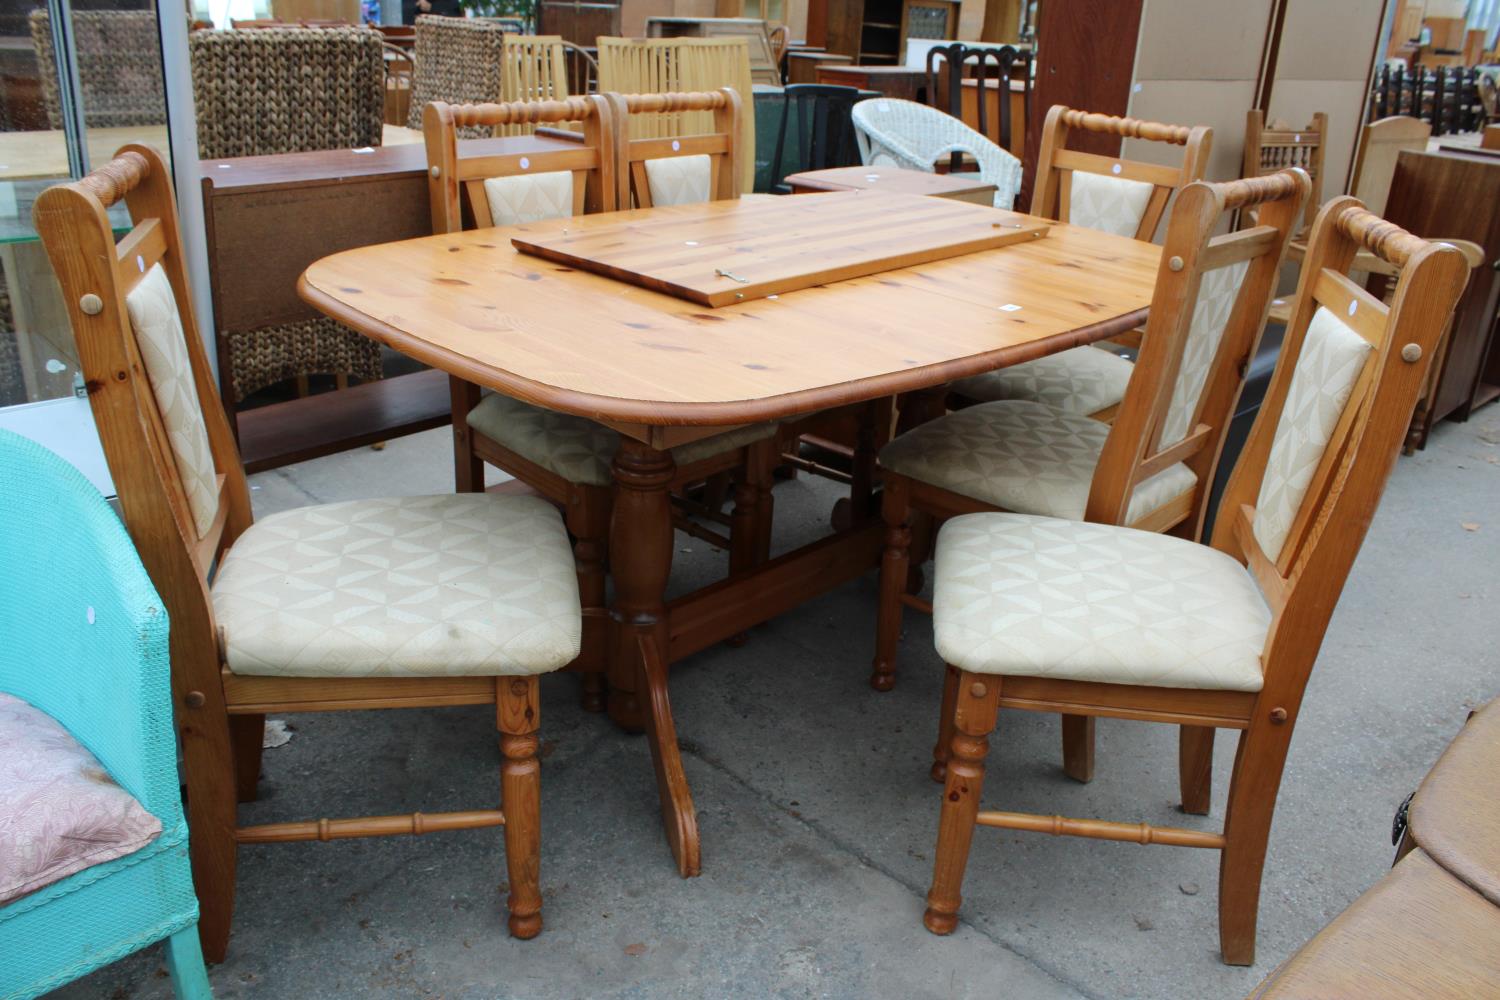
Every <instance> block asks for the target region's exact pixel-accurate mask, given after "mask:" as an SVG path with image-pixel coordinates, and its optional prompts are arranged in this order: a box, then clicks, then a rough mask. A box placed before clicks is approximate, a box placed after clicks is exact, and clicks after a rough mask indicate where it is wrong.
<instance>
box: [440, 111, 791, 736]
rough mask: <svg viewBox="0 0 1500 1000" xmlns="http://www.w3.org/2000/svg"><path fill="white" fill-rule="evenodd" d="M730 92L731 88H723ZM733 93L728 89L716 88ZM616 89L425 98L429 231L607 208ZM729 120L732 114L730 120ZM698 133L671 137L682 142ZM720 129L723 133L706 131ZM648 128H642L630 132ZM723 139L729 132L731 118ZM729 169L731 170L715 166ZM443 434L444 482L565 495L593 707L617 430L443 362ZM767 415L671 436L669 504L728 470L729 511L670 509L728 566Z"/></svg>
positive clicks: (755, 529)
mask: <svg viewBox="0 0 1500 1000" xmlns="http://www.w3.org/2000/svg"><path fill="white" fill-rule="evenodd" d="M727 93H728V94H730V95H731V97H732V96H733V94H734V92H733V91H728V92H727ZM659 96H661V97H662V98H663V100H665V99H666V98H667V97H668V96H670V97H672V98H674V99H675V98H679V97H685V98H692V99H694V101H695V102H697V103H703V104H705V106H706V104H707V100H708V99H710V98H716V97H722V95H719V94H690V95H659ZM725 100H726V103H730V101H729V99H725ZM623 104H624V99H623V98H621V97H620V96H619V95H617V94H595V95H591V96H588V97H570V98H568V99H567V100H563V101H538V102H516V103H509V104H470V105H451V104H445V103H443V102H441V101H434V102H432V103H430V104H428V105H427V109H426V112H425V114H424V117H423V127H424V132H425V139H426V143H427V162H428V181H427V184H428V192H429V194H430V196H431V201H432V227H433V231H434V232H437V233H453V232H458V231H460V230H462V229H464V228H466V227H474V226H477V227H478V228H487V227H489V226H492V225H494V226H513V225H523V224H526V223H532V222H539V221H543V220H546V219H557V218H567V217H571V216H575V215H582V214H585V213H593V212H612V211H614V210H615V209H616V208H617V207H618V206H619V205H620V201H619V199H620V197H621V196H622V194H624V190H623V189H624V187H625V185H624V181H623V170H624V149H623V146H624V143H623V140H622V137H623V135H624V125H625V122H624V117H623V114H622V113H621V112H620V111H619V106H620V105H623ZM565 122H578V123H581V124H582V126H583V132H582V134H581V135H580V136H579V142H578V144H577V146H576V148H572V149H561V150H555V151H550V152H543V153H527V154H524V155H522V154H503V155H469V156H466V155H463V154H464V144H463V143H461V142H460V141H459V136H461V135H463V134H464V132H465V130H468V129H476V128H477V129H489V128H494V129H500V128H504V127H508V126H510V125H513V124H524V125H527V126H530V127H535V126H537V125H557V124H562V123H565ZM731 124H732V123H731ZM696 138H698V137H684V138H683V139H681V140H658V141H661V142H681V143H683V144H688V148H689V149H695V148H698V147H697V146H693V145H691V144H692V143H693V142H694V140H695V139H696ZM708 138H709V139H710V140H713V139H725V138H726V137H724V136H718V137H708ZM641 141H643V142H649V141H650V140H641ZM727 141H728V142H729V143H730V144H731V145H732V141H733V132H731V133H729V136H728V138H727ZM719 176H721V177H722V178H725V179H729V180H732V179H733V175H732V173H730V172H728V171H726V172H725V173H723V174H721V175H719ZM449 382H450V388H451V392H452V412H453V448H454V469H455V472H454V476H455V485H456V488H457V490H458V492H460V493H477V492H482V491H483V490H484V465H485V463H486V462H487V463H489V464H491V465H494V466H496V467H497V468H499V469H502V470H504V471H505V472H507V473H509V474H510V475H512V476H514V477H515V478H516V479H518V480H520V481H521V482H523V483H525V484H526V485H527V486H530V487H531V488H532V489H534V490H536V491H537V492H539V493H541V494H542V495H543V496H545V497H547V498H549V499H551V500H553V501H554V502H556V503H558V504H559V505H561V506H562V509H563V510H564V511H565V512H566V513H565V517H566V521H567V526H568V531H569V532H570V533H571V534H572V536H573V538H574V540H575V541H574V554H575V556H576V558H577V563H578V586H579V592H580V594H581V595H582V600H583V606H584V608H585V618H584V651H583V655H582V657H580V659H579V662H578V664H577V669H578V670H579V671H580V672H581V674H582V681H583V686H582V704H583V707H584V708H585V709H586V710H588V711H592V712H598V711H603V709H604V707H605V702H604V688H605V682H604V672H605V661H606V653H607V648H606V646H607V641H608V638H607V627H608V618H607V615H606V611H605V585H606V583H605V581H606V574H605V565H604V558H605V553H606V552H608V551H609V525H610V517H611V510H612V506H613V499H612V495H611V493H612V489H613V482H612V478H611V463H612V461H613V459H614V455H615V451H616V449H617V448H618V447H619V443H620V435H619V434H618V433H617V432H616V431H614V430H612V429H611V428H608V427H605V426H603V425H602V424H598V423H595V422H594V421H592V420H588V419H587V418H584V417H578V416H573V415H571V414H566V413H558V412H555V411H552V410H547V409H544V408H542V407H539V406H533V405H531V404H529V403H523V402H521V401H520V400H517V399H512V398H510V397H508V396H505V395H502V394H499V393H491V394H489V395H482V394H481V392H480V388H479V386H477V385H474V384H473V383H471V382H468V381H466V380H464V379H461V378H459V377H457V376H453V377H451V378H450V379H449ZM774 432H775V427H774V425H770V424H758V425H751V426H747V427H742V428H738V429H735V430H732V431H730V432H728V433H726V434H721V435H718V436H715V437H711V438H703V439H700V440H697V441H692V442H690V443H688V444H686V445H683V446H682V447H680V448H677V449H674V453H673V454H674V457H675V459H676V461H677V471H676V473H675V474H674V475H675V478H674V480H673V486H674V488H675V489H676V490H677V492H678V495H679V496H678V500H679V503H680V504H685V503H686V502H687V501H686V500H685V499H684V496H683V495H684V494H685V493H686V492H687V489H688V487H689V486H691V485H693V484H696V483H698V482H701V481H704V480H707V479H710V478H712V477H716V476H721V475H723V476H733V477H736V478H737V479H738V483H739V486H738V488H737V489H736V491H735V506H734V508H733V511H732V512H731V513H730V514H729V515H728V516H725V515H723V514H722V513H720V512H719V511H718V510H717V509H714V510H702V511H695V513H697V514H699V515H700V516H699V518H698V520H693V519H691V518H690V517H688V515H687V514H686V513H683V512H681V511H679V514H680V516H679V521H678V524H679V526H680V527H682V528H683V529H684V530H687V531H690V532H692V533H694V534H696V535H699V536H700V537H705V538H707V539H708V540H710V541H712V542H714V543H715V544H717V545H720V546H721V547H723V548H724V549H726V550H727V551H728V552H729V570H730V572H738V571H740V570H743V569H748V568H749V567H751V566H753V565H755V564H757V563H758V562H761V561H763V560H764V559H765V557H766V555H767V554H768V553H769V550H770V538H771V535H770V518H771V516H772V500H771V489H770V487H771V469H772V466H773V462H774V459H773V451H774V449H773V442H772V441H771V437H772V435H773V434H774ZM704 518H707V519H709V520H711V521H716V522H718V523H719V524H721V525H723V526H725V527H727V528H728V533H727V535H725V534H723V533H721V532H719V531H716V530H714V529H713V528H708V527H705V526H703V525H702V524H700V523H699V521H701V520H703V519H704Z"/></svg>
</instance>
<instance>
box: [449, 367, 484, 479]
mask: <svg viewBox="0 0 1500 1000" xmlns="http://www.w3.org/2000/svg"><path fill="white" fill-rule="evenodd" d="M448 396H449V399H450V401H451V404H450V405H451V408H452V413H453V486H454V490H455V491H456V492H458V493H483V492H484V462H483V460H481V459H480V457H479V456H478V455H476V454H475V453H474V432H473V431H472V430H471V429H470V428H469V420H468V418H469V411H470V410H472V409H474V407H476V406H478V405H479V386H477V385H475V384H474V383H472V382H466V381H464V380H463V379H461V378H459V377H458V376H456V375H450V376H449V377H448Z"/></svg>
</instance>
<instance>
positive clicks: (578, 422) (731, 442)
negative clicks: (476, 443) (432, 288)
mask: <svg viewBox="0 0 1500 1000" xmlns="http://www.w3.org/2000/svg"><path fill="white" fill-rule="evenodd" d="M469 426H470V427H472V428H474V429H475V430H476V431H478V432H479V433H481V434H483V435H484V436H485V437H487V438H489V439H490V440H492V441H496V442H498V443H499V444H501V445H504V446H505V447H506V448H509V449H510V450H511V451H513V452H515V453H516V454H517V455H520V456H521V457H522V458H524V459H526V460H528V461H531V462H535V463H536V464H537V465H540V466H541V467H542V468H544V469H547V470H548V471H550V472H553V473H555V474H557V475H559V476H561V477H562V478H564V479H566V480H567V481H568V482H570V483H578V484H580V485H583V486H608V485H610V483H612V482H613V481H614V480H613V477H612V476H611V475H610V463H612V462H613V461H614V457H615V450H616V449H617V448H618V447H619V445H620V433H619V432H618V431H615V430H612V429H610V428H608V427H605V426H604V425H603V424H596V423H594V421H592V420H588V419H586V418H584V417H576V416H574V415H572V414H571V413H558V412H557V411H556V410H548V409H543V408H542V407H540V406H532V405H531V404H530V403H523V402H521V401H520V400H517V399H511V398H510V397H509V396H503V395H501V394H500V393H498V392H496V393H491V394H490V395H488V396H486V397H484V399H483V400H481V401H480V403H479V405H478V406H476V407H474V409H472V410H470V411H469ZM775 433H776V425H775V424H751V425H750V426H748V427H740V428H737V429H735V430H732V431H729V432H728V433H726V434H719V435H717V436H715V437H710V438H703V439H701V440H698V441H692V442H689V443H688V444H684V445H678V446H677V447H676V448H673V449H672V458H673V460H674V461H675V462H676V463H677V465H678V466H679V467H680V466H684V465H690V464H692V463H693V462H698V461H702V460H703V459H705V458H712V457H714V456H715V455H722V454H723V453H724V452H726V451H732V450H734V449H735V448H743V447H744V446H745V445H747V444H752V443H754V442H756V441H759V440H761V439H763V438H768V437H770V436H771V435H772V434H775Z"/></svg>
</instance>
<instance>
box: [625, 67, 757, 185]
mask: <svg viewBox="0 0 1500 1000" xmlns="http://www.w3.org/2000/svg"><path fill="white" fill-rule="evenodd" d="M603 96H604V97H605V98H606V99H607V100H609V101H610V102H611V103H612V105H613V106H614V108H615V114H616V116H617V118H618V119H619V120H620V121H621V122H624V123H626V127H625V128H621V129H620V130H619V134H620V136H621V141H620V143H619V151H620V153H619V156H620V158H619V165H618V167H617V168H616V176H617V177H618V178H619V184H620V194H619V204H620V206H621V207H622V208H628V207H630V206H631V204H632V203H633V204H634V205H635V206H636V207H638V208H650V207H651V206H652V205H654V204H658V203H662V201H663V199H662V198H661V193H662V191H663V190H664V188H665V187H667V186H669V185H664V184H663V183H662V180H661V178H660V177H653V176H652V175H653V174H654V173H656V168H657V167H658V166H660V167H662V168H667V167H668V165H669V161H671V160H674V159H679V158H683V157H706V158H707V161H708V162H707V177H706V178H703V177H702V176H701V174H702V169H703V164H702V161H701V160H698V161H694V162H693V163H692V164H688V163H683V164H682V165H681V169H680V171H675V172H679V173H682V174H683V175H684V176H683V178H682V180H683V181H684V182H685V183H690V184H692V185H693V186H694V187H695V188H696V189H697V190H696V191H695V193H694V196H693V198H692V199H690V200H705V199H704V198H700V197H697V195H701V194H704V193H705V192H704V188H703V185H704V183H705V180H706V185H707V187H706V200H712V201H722V200H727V199H733V198H738V197H739V196H740V175H741V173H742V170H741V160H742V158H743V156H744V155H745V153H744V150H743V146H742V143H741V142H740V138H741V127H740V116H741V103H740V95H739V93H738V92H737V91H736V90H735V89H734V88H733V87H721V88H719V89H718V90H714V91H705V92H698V93H667V94H623V95H622V94H613V93H607V94H605V95H603ZM691 112H708V113H710V114H711V115H712V125H711V126H710V128H709V130H708V131H702V132H698V133H696V134H691V135H683V134H669V135H665V136H660V137H652V138H626V137H627V136H633V135H635V134H636V132H637V130H636V129H635V128H634V127H633V126H632V125H630V124H629V123H631V122H633V121H634V120H635V119H636V118H637V117H638V116H645V117H657V118H659V117H662V116H677V115H684V114H687V113H691ZM668 131H669V132H673V133H675V132H677V131H678V130H677V129H668ZM662 173H663V174H665V173H666V170H665V169H663V171H662ZM688 174H692V175H695V176H692V177H691V178H688V177H687V175H688ZM653 188H655V190H656V194H653ZM632 198H633V202H632Z"/></svg>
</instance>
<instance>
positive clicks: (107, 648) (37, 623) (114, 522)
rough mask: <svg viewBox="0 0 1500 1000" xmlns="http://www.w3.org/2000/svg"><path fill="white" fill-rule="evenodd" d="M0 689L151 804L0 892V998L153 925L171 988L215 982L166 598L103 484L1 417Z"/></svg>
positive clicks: (120, 947)
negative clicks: (154, 829) (132, 833)
mask: <svg viewBox="0 0 1500 1000" xmlns="http://www.w3.org/2000/svg"><path fill="white" fill-rule="evenodd" d="M0 483H4V484H5V485H4V488H3V489H0V566H4V567H6V568H7V569H6V571H5V572H4V573H0V635H3V636H5V641H4V642H3V643H0V691H5V692H6V693H8V694H12V695H15V696H16V697H18V698H21V699H23V700H25V701H27V702H29V703H31V704H32V705H33V706H35V707H36V708H38V709H40V710H41V711H43V712H45V713H46V714H47V715H49V716H51V717H52V718H53V719H55V720H57V721H58V722H59V723H61V724H62V725H63V726H64V727H66V728H67V730H68V732H69V733H71V734H72V735H73V738H74V739H76V740H78V742H80V743H82V744H83V745H84V746H85V747H87V748H88V749H89V751H90V752H92V753H93V755H94V756H95V757H97V758H98V759H99V762H100V763H101V764H103V765H104V767H105V769H106V770H107V771H109V773H110V775H111V776H112V777H113V778H114V779H115V781H116V782H118V783H119V784H120V786H121V787H123V788H124V789H125V790H126V791H128V792H130V794H131V795H134V796H135V797H136V799H137V800H138V801H139V802H140V803H141V805H143V806H144V807H145V808H146V809H147V810H149V811H150V812H151V813H152V814H153V815H155V816H156V818H157V819H159V820H161V826H162V832H161V836H160V837H158V838H157V839H156V840H154V841H152V842H151V843H150V844H148V845H147V846H146V847H144V848H142V849H141V850H139V851H136V852H135V853H134V854H130V855H127V856H126V857H123V858H119V859H117V860H115V861H109V862H106V863H104V864H101V865H95V866H94V867H92V868H87V869H84V870H83V871H81V872H78V873H77V874H74V875H71V876H69V877H67V878H65V879H62V880H61V881H59V882H54V883H53V884H52V885H50V886H48V887H46V888H45V889H41V890H39V891H37V892H35V893H32V894H31V895H29V896H23V897H21V898H20V899H18V900H15V901H13V902H12V903H10V904H9V905H6V906H0V998H5V1000H10V998H13V997H33V996H36V995H37V994H40V993H45V992H47V991H48V990H52V989H55V988H57V987H59V986H61V985H63V984H64V983H67V982H71V981H72V980H74V979H77V978H78V977H80V976H83V975H86V974H87V973H90V972H92V971H94V970H95V969H97V968H99V967H101V966H104V965H108V964H109V963H110V962H113V961H115V960H116V959H119V958H123V957H124V956H126V955H128V954H130V953H131V952H134V951H138V950H139V949H141V948H144V947H146V946H147V945H149V944H152V943H154V942H156V941H160V940H162V939H163V938H165V939H166V942H167V948H166V952H167V965H168V967H169V969H170V970H171V973H172V981H173V983H174V984H175V986H176V988H177V995H178V996H179V997H182V998H193V1000H198V998H210V997H212V993H211V992H210V990H209V986H208V975H207V973H206V971H205V970H204V967H203V952H202V951H201V950H200V949H199V946H198V899H197V897H196V896H194V895H193V882H192V877H191V875H190V873H189V869H188V844H187V823H186V822H185V821H184V819H183V816H182V800H181V793H180V792H179V786H178V779H177V744H176V737H175V735H174V733H173V731H172V696H171V692H170V690H169V683H168V677H169V663H170V661H169V659H168V654H167V614H166V611H165V610H164V609H163V608H162V604H161V601H160V600H159V599H158V598H157V596H156V591H155V590H154V589H153V588H152V586H151V580H150V578H149V577H147V575H146V570H145V568H144V567H143V566H142V565H141V561H140V559H139V558H138V557H137V556H136V552H135V547H134V546H133V545H131V542H130V536H129V535H127V534H126V533H125V526H124V525H122V524H121V523H120V521H119V519H118V518H117V517H115V515H114V512H113V511H111V510H110V509H109V505H108V504H106V503H105V502H104V500H103V499H102V498H101V497H100V496H99V491H98V490H96V489H95V488H94V487H92V486H90V485H89V483H88V481H87V480H85V479H84V478H83V476H82V475H81V474H80V473H79V472H78V471H77V470H75V469H74V468H73V467H72V466H70V465H68V464H67V463H66V462H64V461H63V460H62V459H60V458H58V457H57V456H56V455H54V454H52V453H51V452H50V451H47V450H46V449H45V448H42V447H41V446H39V445H37V444H34V443H32V442H31V441H29V440H27V439H25V438H22V437H19V436H17V435H15V434H12V433H10V432H8V431H0Z"/></svg>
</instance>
